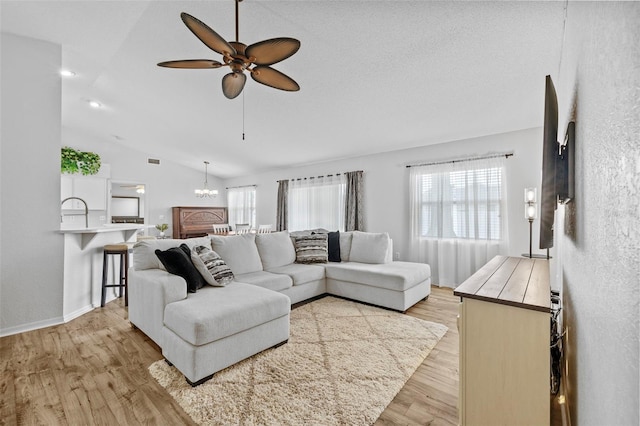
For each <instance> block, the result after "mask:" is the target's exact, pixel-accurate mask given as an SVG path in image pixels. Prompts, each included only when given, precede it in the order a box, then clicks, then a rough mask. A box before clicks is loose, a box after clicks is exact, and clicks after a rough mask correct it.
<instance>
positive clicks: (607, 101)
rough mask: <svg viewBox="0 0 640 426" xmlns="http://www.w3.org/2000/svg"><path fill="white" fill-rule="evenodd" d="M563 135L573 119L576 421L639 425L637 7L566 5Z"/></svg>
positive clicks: (570, 227)
mask: <svg viewBox="0 0 640 426" xmlns="http://www.w3.org/2000/svg"><path fill="white" fill-rule="evenodd" d="M556 89H557V92H558V101H559V105H560V122H561V126H560V128H561V129H563V131H562V132H563V133H564V129H565V128H566V123H567V121H568V120H569V119H570V118H572V119H575V121H576V175H575V176H576V196H575V200H574V201H573V202H572V203H571V204H569V205H567V206H566V209H563V210H562V211H560V213H561V214H560V217H559V219H560V220H556V223H557V224H558V225H559V226H560V227H561V228H560V229H559V231H560V232H556V244H557V245H558V248H557V251H558V254H559V257H560V258H559V262H558V263H559V268H558V270H559V273H558V275H559V276H560V278H561V279H562V280H563V304H564V315H565V317H564V320H565V324H566V326H567V327H568V333H567V338H566V342H567V345H566V351H567V352H566V355H567V359H566V361H567V368H568V375H567V377H568V381H569V383H568V394H569V395H568V396H569V398H568V400H569V408H570V412H571V417H572V418H571V421H572V423H573V424H580V425H603V424H609V425H638V424H639V421H640V416H639V412H638V410H639V391H638V388H639V376H638V365H639V362H640V359H639V355H638V352H639V351H638V346H639V327H638V314H639V312H638V306H639V287H640V259H639V252H640V205H639V202H638V200H639V199H640V4H639V3H637V2H629V3H622V2H595V3H582V2H569V4H568V10H567V25H566V35H565V44H564V47H563V56H562V67H561V72H560V78H559V79H558V80H557V81H556Z"/></svg>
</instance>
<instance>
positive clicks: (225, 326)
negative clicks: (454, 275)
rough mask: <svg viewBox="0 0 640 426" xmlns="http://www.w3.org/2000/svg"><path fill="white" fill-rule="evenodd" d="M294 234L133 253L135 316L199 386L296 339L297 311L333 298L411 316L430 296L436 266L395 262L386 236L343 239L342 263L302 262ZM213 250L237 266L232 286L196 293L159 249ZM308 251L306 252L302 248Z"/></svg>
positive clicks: (153, 245) (163, 244) (207, 240)
mask: <svg viewBox="0 0 640 426" xmlns="http://www.w3.org/2000/svg"><path fill="white" fill-rule="evenodd" d="M307 235H308V233H302V235H297V236H295V237H294V236H292V235H291V234H289V233H288V232H286V231H283V232H274V233H269V234H258V235H254V234H244V235H237V236H211V237H201V238H190V239H186V240H144V241H141V242H138V243H137V244H136V245H135V246H134V249H133V265H132V267H131V268H130V271H129V319H130V321H131V323H132V324H133V325H134V326H136V327H137V328H139V329H140V330H142V331H143V332H144V333H145V334H147V336H149V337H150V338H151V339H152V340H153V341H154V342H156V343H157V344H158V345H159V346H160V348H161V349H162V354H163V356H164V357H165V359H166V360H167V362H169V363H171V364H173V365H175V366H176V367H177V368H178V369H179V370H180V371H181V372H182V373H183V374H184V375H185V378H186V379H187V381H188V382H189V383H190V384H192V385H194V386H195V385H197V384H200V383H202V382H204V381H206V380H208V379H209V378H211V376H212V375H213V374H214V373H215V372H217V371H220V370H222V369H224V368H226V367H228V366H230V365H232V364H234V363H236V362H239V361H241V360H243V359H245V358H247V357H249V356H252V355H254V354H256V353H258V352H261V351H263V350H265V349H268V348H271V347H275V346H278V345H281V344H283V343H286V341H287V340H288V338H289V313H290V310H291V305H292V304H295V303H298V302H302V301H305V300H308V299H311V298H314V297H319V296H321V295H324V294H332V295H336V296H340V297H345V298H349V299H353V300H356V301H361V302H366V303H370V304H374V305H378V306H382V307H385V308H389V309H394V310H398V311H405V310H407V309H408V308H409V307H411V306H412V305H414V304H415V303H417V302H418V301H420V300H421V299H425V298H427V297H428V296H429V293H430V289H431V271H430V268H429V265H426V264H420V263H412V262H394V261H392V260H391V259H392V252H393V251H392V241H391V239H390V238H389V236H388V234H386V233H380V234H378V233H367V232H358V231H353V232H342V233H339V259H338V260H340V262H326V263H311V264H306V263H304V264H303V263H297V262H296V261H297V260H298V261H300V260H301V258H302V254H301V252H302V251H303V250H298V251H296V248H297V247H298V246H297V245H296V244H297V242H298V240H299V239H304V238H305V237H307ZM181 244H186V246H187V247H189V248H190V249H193V248H194V247H196V246H208V247H211V248H212V249H213V250H214V251H215V252H216V253H217V254H218V255H219V256H220V257H221V258H222V260H224V262H225V263H226V264H227V265H228V267H229V268H230V269H231V271H232V273H233V276H234V281H233V282H231V283H230V284H228V285H226V286H224V287H213V286H204V287H203V288H201V289H199V290H197V291H196V292H195V293H189V292H188V291H187V285H186V283H185V279H184V278H182V277H180V276H178V275H173V274H170V273H169V272H167V271H166V270H165V269H164V267H163V264H162V262H160V260H159V259H158V256H156V254H155V251H156V250H167V249H170V248H172V247H176V246H179V245H181ZM298 248H299V247H298Z"/></svg>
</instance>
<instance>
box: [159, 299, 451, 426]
mask: <svg viewBox="0 0 640 426" xmlns="http://www.w3.org/2000/svg"><path fill="white" fill-rule="evenodd" d="M446 331H447V327H446V326H444V325H442V324H437V323H433V322H429V321H424V320H421V319H418V318H413V317H410V316H408V315H403V314H400V313H397V312H393V311H388V310H384V309H380V308H376V307H372V306H367V305H363V304H360V303H356V302H351V301H347V300H343V299H338V298H335V297H325V298H323V299H319V300H316V301H314V302H311V303H308V304H306V305H303V306H301V307H299V308H296V309H294V310H293V311H291V334H290V338H289V342H288V343H287V344H285V345H283V346H280V347H278V348H275V349H269V350H266V351H264V352H262V353H260V354H258V355H255V356H253V357H251V358H249V359H246V360H244V361H242V362H240V363H238V364H236V365H233V366H231V367H229V368H227V369H225V370H222V371H220V372H218V373H216V374H215V375H214V376H213V378H212V379H211V380H209V381H208V382H205V383H204V384H202V385H200V386H197V387H195V388H192V387H191V386H189V385H188V384H187V382H186V381H185V379H184V376H183V375H182V374H181V373H180V372H179V371H178V370H177V369H176V368H175V367H169V366H168V365H167V363H165V362H164V360H160V361H156V362H155V363H153V364H152V365H151V366H150V367H149V371H150V372H151V374H152V376H153V377H154V378H155V379H156V380H157V381H158V383H160V385H162V386H163V387H164V388H165V389H166V390H167V391H168V392H169V393H170V394H171V396H173V398H174V399H175V400H176V401H177V402H178V404H180V406H182V408H183V409H184V410H185V411H186V412H187V413H188V414H189V415H190V416H191V417H192V418H193V420H194V421H195V422H197V423H199V424H202V425H217V424H220V425H229V424H240V425H254V424H260V425H263V424H265V425H284V424H289V425H302V424H305V425H308V424H316V425H339V424H341V425H367V424H372V423H374V422H375V421H376V419H377V418H378V416H379V415H380V414H381V413H382V411H383V410H384V409H385V407H386V406H387V405H388V404H389V403H390V402H391V400H392V399H393V398H394V396H395V395H396V394H397V393H398V392H399V391H400V389H402V386H404V384H405V383H406V381H407V380H408V379H409V377H411V375H412V374H413V372H414V371H415V370H416V368H418V366H419V365H420V364H421V363H422V361H423V360H424V359H425V358H426V356H427V355H428V354H429V352H430V351H431V349H433V347H434V346H435V345H436V343H438V341H439V340H440V339H441V338H442V336H444V334H445V333H446Z"/></svg>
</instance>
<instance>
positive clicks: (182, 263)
mask: <svg viewBox="0 0 640 426" xmlns="http://www.w3.org/2000/svg"><path fill="white" fill-rule="evenodd" d="M184 246H185V247H186V248H187V250H188V251H189V253H190V252H191V250H189V247H187V246H186V245H184ZM156 256H158V259H160V262H162V265H164V267H165V269H166V270H167V272H169V273H171V274H174V275H178V276H180V277H182V278H184V280H185V281H186V282H187V291H188V292H189V293H195V292H196V290H198V289H199V288H202V287H203V286H204V285H205V283H206V281H205V280H204V279H203V278H202V275H200V272H198V270H197V269H196V267H195V266H193V263H192V262H191V256H190V255H187V251H185V250H184V249H183V248H182V246H181V247H171V248H170V249H167V250H164V251H162V250H160V249H157V250H156Z"/></svg>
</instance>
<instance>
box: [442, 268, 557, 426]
mask: <svg viewBox="0 0 640 426" xmlns="http://www.w3.org/2000/svg"><path fill="white" fill-rule="evenodd" d="M549 291H550V287H549V263H548V260H546V259H529V258H519V257H507V256H496V257H494V258H493V259H492V260H491V261H489V262H488V263H487V264H486V265H485V266H483V267H482V268H481V269H480V270H478V271H477V272H476V273H475V274H474V275H472V276H471V277H470V278H469V279H467V280H466V281H465V282H464V283H462V284H461V285H460V286H459V287H457V288H456V289H455V291H454V294H455V295H456V296H460V298H461V303H460V316H459V319H458V321H459V323H458V328H459V331H460V398H459V416H460V424H461V425H548V424H549V422H550V390H549V357H550V355H549V334H550V332H549V328H550V306H551V301H550V294H549Z"/></svg>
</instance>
